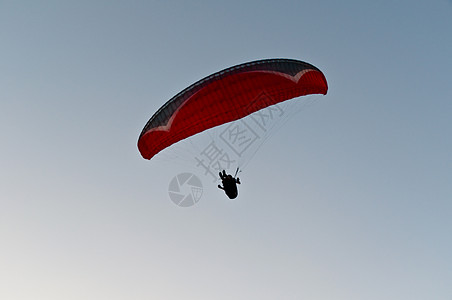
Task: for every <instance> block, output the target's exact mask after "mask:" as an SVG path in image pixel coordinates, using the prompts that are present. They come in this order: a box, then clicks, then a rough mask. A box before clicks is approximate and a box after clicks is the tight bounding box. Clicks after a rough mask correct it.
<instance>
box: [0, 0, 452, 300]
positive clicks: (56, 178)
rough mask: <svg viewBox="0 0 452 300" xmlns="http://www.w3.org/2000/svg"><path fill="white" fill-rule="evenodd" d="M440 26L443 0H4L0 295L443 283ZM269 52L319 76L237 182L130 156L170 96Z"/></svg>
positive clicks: (317, 298) (234, 295)
mask: <svg viewBox="0 0 452 300" xmlns="http://www.w3.org/2000/svg"><path fill="white" fill-rule="evenodd" d="M451 31H452V2H451V1H446V0H433V1H419V0H417V1H405V0H400V1H386V0H385V1H352V0H348V1H331V0H325V1H303V0H300V1H288V0H281V1H265V0H262V1H243V0H242V1H235V0H231V1H223V2H220V1H196V0H195V1H100V0H99V1H84V0H80V1H47V0H42V1H5V0H2V1H0V41H1V46H0V49H1V51H0V53H1V56H0V126H1V130H0V140H1V147H0V241H1V244H0V245H1V246H0V282H1V284H0V298H1V299H5V300H22V299H33V300H41V299H43V300H44V299H45V300H53V299H55V300H56V299H58V300H60V299H65V300H71V299H85V300H90V299H93V300H101V299H108V300H119V299H137V300H140V299H165V300H166V299H167V300H173V299H178V300H180V299H197V300H200V299H312V300H327V299H335V300H340V299H344V300H345V299H347V300H355V299H356V300H358V299H359V300H362V299H366V300H373V299H375V300H377V299H378V300H381V299H386V300H392V299H394V300H396V299H397V300H400V299H410V300H417V299H419V300H421V299H422V300H424V299H437V300H442V299H444V300H450V299H451V297H452V256H451V253H452V156H451V153H452V139H451V136H452V121H451V117H450V116H451V115H452V101H451V100H452V88H451V75H450V70H451V69H452V35H451V34H450V33H451ZM275 57H281V58H293V59H299V60H303V61H306V62H309V63H312V64H313V65H315V66H316V67H318V68H319V69H321V70H322V71H323V72H324V74H325V76H326V78H327V80H328V84H329V91H328V94H327V95H326V96H322V97H319V98H317V99H316V100H315V101H314V102H313V103H312V104H311V105H309V106H308V107H305V108H304V109H303V110H301V111H300V112H299V113H297V114H296V115H295V116H293V117H292V118H290V119H289V120H288V121H287V122H286V123H285V124H284V126H282V127H281V128H280V129H279V130H278V131H276V132H275V133H274V134H272V136H271V138H270V139H269V140H268V141H267V142H266V143H265V144H264V145H263V146H262V147H261V148H260V149H259V151H258V152H257V153H256V154H255V155H253V157H252V158H251V159H250V162H249V163H248V164H247V167H246V168H245V169H244V170H243V172H242V173H240V179H241V181H242V184H241V185H240V187H239V189H240V193H239V197H238V198H237V199H236V200H234V201H230V200H229V199H228V198H226V196H225V195H224V193H222V191H220V190H218V189H217V188H216V184H217V183H216V182H212V180H211V178H209V177H208V176H206V175H205V174H204V172H203V170H202V169H199V168H197V167H196V165H191V166H188V164H187V163H186V162H184V161H182V160H181V159H174V160H171V159H170V160H166V161H165V160H163V159H161V160H159V159H156V160H151V161H148V160H144V159H142V157H141V156H140V154H139V152H138V149H137V147H136V143H137V139H138V136H139V134H140V132H141V130H142V128H143V127H144V125H145V124H146V122H147V120H148V119H149V118H150V117H151V116H152V114H153V113H154V112H155V111H156V110H157V109H158V108H159V107H160V106H161V105H163V104H164V103H165V102H166V101H167V100H168V99H170V98H171V97H172V96H174V95H175V94H177V93H178V92H179V91H180V90H182V89H184V88H185V87H187V86H189V85H190V84H192V83H194V82H196V81H197V80H199V79H201V78H203V77H205V76H207V75H209V74H211V73H213V72H216V71H219V70H221V69H224V68H227V67H229V66H232V65H236V64H240V63H244V62H247V61H252V60H257V59H264V58H275ZM205 137H207V135H205ZM182 147H188V146H184V145H182ZM182 149H184V148H182ZM185 149H187V151H189V149H188V148H185ZM169 151H171V150H170V149H169ZM168 153H171V152H168ZM231 171H234V170H233V169H232V170H231ZM186 172H188V173H190V174H193V176H195V177H196V178H198V179H199V180H200V182H201V183H202V195H201V197H200V198H199V199H197V200H199V201H198V202H197V203H196V204H195V205H193V206H190V207H180V206H177V205H175V203H173V202H172V200H171V198H170V194H169V189H170V187H171V186H170V183H171V182H172V180H174V178H177V176H178V175H179V174H183V173H186ZM185 188H187V186H185ZM184 192H187V190H184Z"/></svg>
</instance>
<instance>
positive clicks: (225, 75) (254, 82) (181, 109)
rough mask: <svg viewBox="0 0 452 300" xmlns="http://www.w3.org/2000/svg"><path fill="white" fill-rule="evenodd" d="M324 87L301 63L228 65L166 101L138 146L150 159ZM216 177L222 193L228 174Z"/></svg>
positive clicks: (315, 70)
mask: <svg viewBox="0 0 452 300" xmlns="http://www.w3.org/2000/svg"><path fill="white" fill-rule="evenodd" d="M327 91H328V84H327V81H326V78H325V76H324V75H323V73H322V72H321V71H320V70H319V69H318V68H316V67H315V66H313V65H311V64H309V63H306V62H303V61H299V60H294V59H264V60H258V61H253V62H248V63H244V64H240V65H237V66H233V67H230V68H227V69H224V70H222V71H220V72H217V73H214V74H212V75H210V76H207V77H205V78H204V79H201V80H199V81H198V82H196V83H194V84H192V85H191V86H189V87H187V88H186V89H184V90H182V91H181V92H180V93H178V94H177V95H176V96H174V97H173V98H171V99H170V100H169V101H168V102H166V103H165V104H164V105H163V106H162V107H161V108H160V109H158V110H157V112H156V113H155V114H154V115H153V116H152V117H151V118H150V120H149V121H148V122H147V124H146V126H145V127H144V128H143V130H142V132H141V134H140V136H139V139H138V149H139V151H140V153H141V155H142V156H143V158H145V159H151V158H153V157H154V156H155V155H156V154H157V153H159V152H160V151H162V150H164V149H165V148H167V147H170V146H171V145H173V144H174V143H176V142H178V141H181V140H184V139H186V138H188V137H191V136H193V135H195V134H198V133H200V132H203V131H205V130H207V129H210V128H213V127H216V126H219V125H222V124H225V123H229V122H232V121H235V120H238V119H241V118H244V117H246V116H248V115H250V114H252V113H254V112H257V111H259V110H261V109H263V108H266V107H269V106H272V105H274V104H277V103H280V102H283V101H286V100H289V99H292V98H295V97H300V96H305V95H311V94H324V95H325V94H326V93H327ZM222 175H224V176H222ZM229 176H230V175H229ZM220 177H221V179H222V180H223V187H222V188H223V189H224V190H225V191H226V190H227V189H228V187H229V185H228V184H229V181H228V180H229V179H228V178H229V177H228V176H226V173H224V172H223V174H220ZM225 179H227V180H226V185H225V182H224V180H225ZM233 179H234V178H233ZM231 182H232V181H231ZM237 183H240V182H238V181H234V186H235V187H236V184H237ZM233 194H234V193H232V194H231V195H233ZM228 196H229V195H228ZM236 196H237V195H235V197H236Z"/></svg>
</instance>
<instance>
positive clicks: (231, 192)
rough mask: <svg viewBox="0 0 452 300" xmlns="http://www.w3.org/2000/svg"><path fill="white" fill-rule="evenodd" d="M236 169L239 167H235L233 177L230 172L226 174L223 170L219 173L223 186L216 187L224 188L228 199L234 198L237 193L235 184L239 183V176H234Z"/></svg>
mask: <svg viewBox="0 0 452 300" xmlns="http://www.w3.org/2000/svg"><path fill="white" fill-rule="evenodd" d="M238 170H239V169H238V168H237V171H236V172H235V176H234V177H232V175H230V174H226V171H225V170H223V172H220V173H219V175H220V179H221V181H222V184H223V186H221V185H218V188H219V189H222V190H224V192H225V193H226V195H227V196H228V197H229V199H235V198H237V196H238V194H239V191H238V189H237V184H240V178H238V177H236V176H237V172H238Z"/></svg>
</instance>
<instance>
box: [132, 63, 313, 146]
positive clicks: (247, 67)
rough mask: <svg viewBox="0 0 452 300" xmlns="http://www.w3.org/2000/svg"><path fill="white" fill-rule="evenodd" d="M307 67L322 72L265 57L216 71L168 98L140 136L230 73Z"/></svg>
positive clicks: (293, 72) (296, 70) (292, 72)
mask: <svg viewBox="0 0 452 300" xmlns="http://www.w3.org/2000/svg"><path fill="white" fill-rule="evenodd" d="M306 69H312V70H316V71H319V72H321V71H320V70H319V69H318V68H316V67H315V66H313V65H311V64H309V63H306V62H303V61H299V60H295V59H263V60H257V61H253V62H249V63H244V64H240V65H237V66H234V67H230V68H227V69H224V70H222V71H219V72H217V73H214V74H212V75H210V76H207V77H205V78H203V79H201V80H199V81H198V82H196V83H194V84H192V85H191V86H189V87H188V88H186V89H184V90H183V91H181V92H180V93H178V94H177V95H176V96H174V97H173V98H171V99H170V100H168V101H167V102H166V103H165V104H164V105H163V106H162V107H161V108H160V109H159V110H158V111H157V112H156V113H155V114H154V115H153V116H152V117H151V119H149V121H148V122H147V123H146V126H145V127H144V128H143V131H142V132H141V134H140V138H141V136H143V134H145V133H146V132H147V131H148V130H150V129H152V128H155V127H159V126H164V125H166V124H167V123H168V121H169V119H170V118H171V116H172V115H173V113H174V112H175V111H176V110H177V109H178V108H179V106H180V105H181V104H183V103H184V101H185V100H186V99H187V98H189V97H190V96H192V95H193V94H195V93H196V92H197V91H199V90H200V89H202V88H203V87H205V86H207V85H208V84H210V83H211V82H213V81H217V80H221V79H222V78H225V77H226V76H229V75H234V74H238V73H242V72H249V71H275V72H280V73H285V74H288V75H291V76H294V75H296V74H297V73H299V72H301V71H303V70H306Z"/></svg>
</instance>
